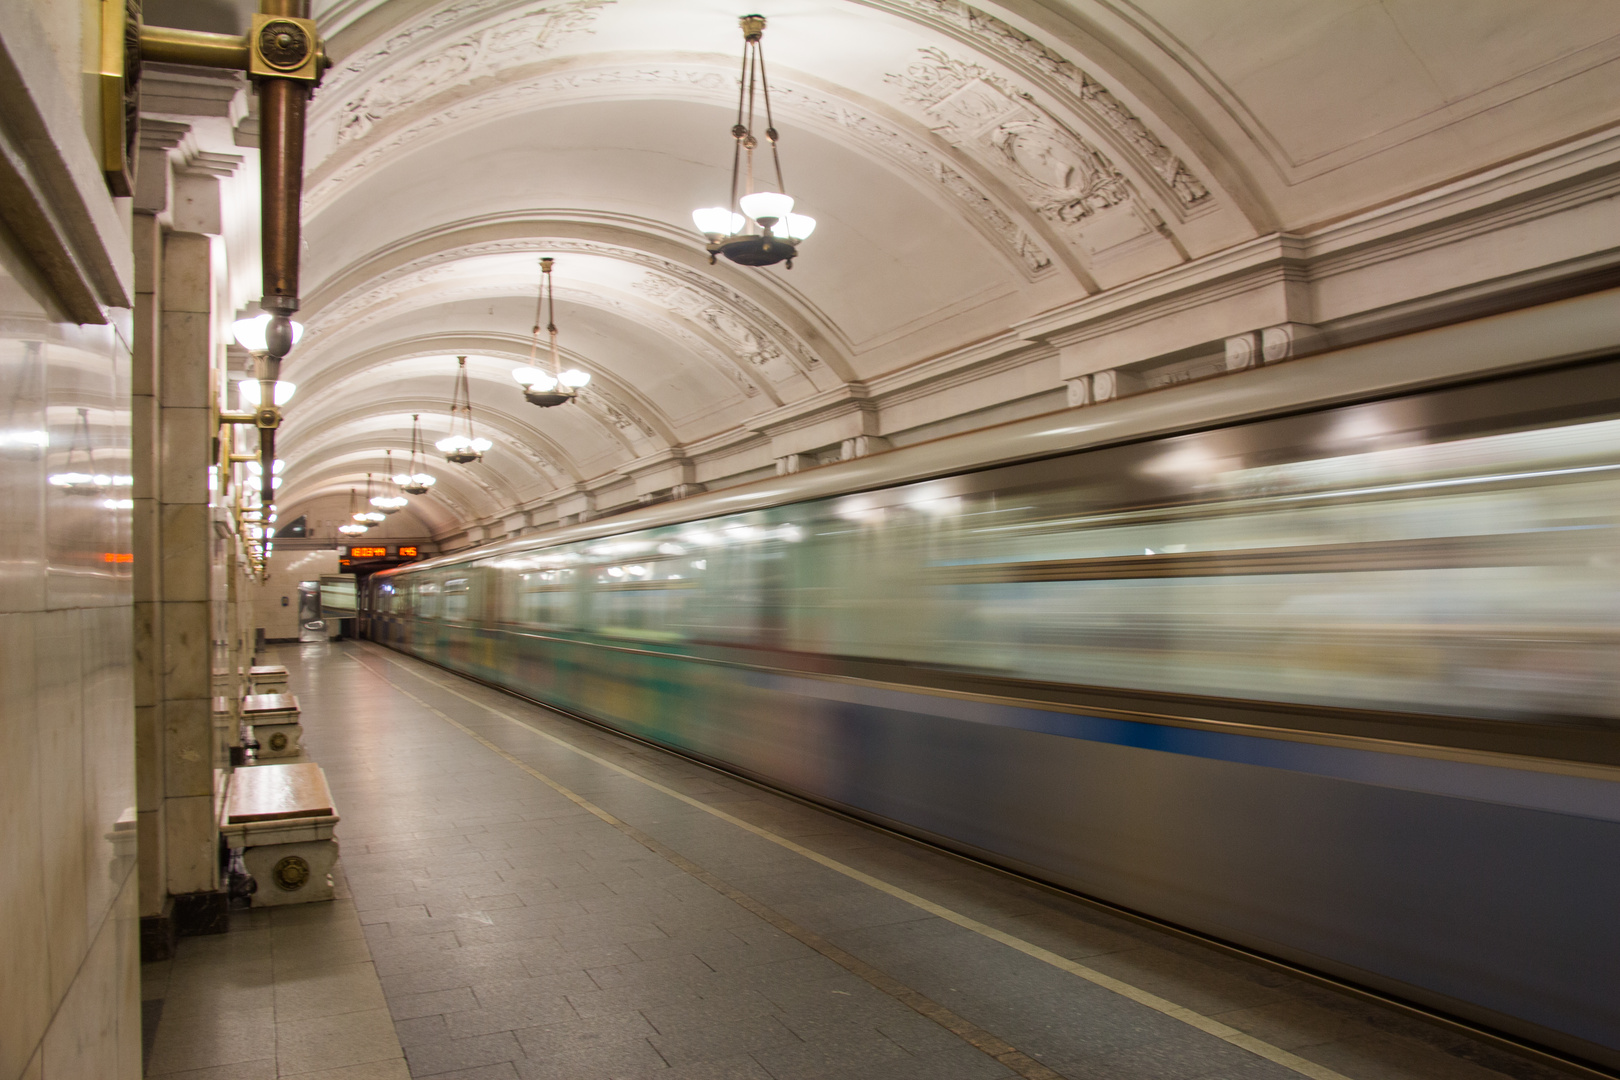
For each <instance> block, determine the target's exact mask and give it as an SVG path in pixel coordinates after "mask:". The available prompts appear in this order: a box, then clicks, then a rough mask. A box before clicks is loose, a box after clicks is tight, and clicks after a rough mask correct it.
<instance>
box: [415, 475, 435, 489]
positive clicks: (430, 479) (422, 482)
mask: <svg viewBox="0 0 1620 1080" xmlns="http://www.w3.org/2000/svg"><path fill="white" fill-rule="evenodd" d="M438 482H439V479H438V477H436V476H434V475H433V474H432V473H425V472H419V473H413V474H412V475H411V483H413V484H415V485H416V486H417V487H432V486H433V485H434V484H437V483H438Z"/></svg>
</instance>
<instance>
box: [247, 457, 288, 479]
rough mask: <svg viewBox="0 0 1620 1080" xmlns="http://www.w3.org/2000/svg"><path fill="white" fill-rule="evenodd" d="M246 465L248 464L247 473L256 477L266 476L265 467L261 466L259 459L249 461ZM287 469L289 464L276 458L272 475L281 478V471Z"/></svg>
mask: <svg viewBox="0 0 1620 1080" xmlns="http://www.w3.org/2000/svg"><path fill="white" fill-rule="evenodd" d="M246 464H247V471H248V472H250V473H252V474H253V475H254V476H263V475H264V466H263V465H260V464H259V459H258V458H254V459H253V460H252V461H249V462H247V463H246ZM286 467H287V463H286V462H285V461H283V460H281V459H280V458H276V460H275V463H274V464H273V465H271V466H270V475H271V476H280V475H281V471H282V470H283V469H285V468H286Z"/></svg>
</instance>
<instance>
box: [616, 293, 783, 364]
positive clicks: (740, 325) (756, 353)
mask: <svg viewBox="0 0 1620 1080" xmlns="http://www.w3.org/2000/svg"><path fill="white" fill-rule="evenodd" d="M631 288H632V289H635V290H636V291H637V292H639V293H641V294H642V295H643V296H646V297H648V298H650V299H652V300H656V301H657V302H658V303H659V304H660V305H661V306H663V307H664V308H666V309H668V310H669V311H672V312H674V313H676V314H678V315H682V316H684V317H685V318H687V319H690V320H692V321H693V322H695V323H698V324H700V325H702V326H705V327H707V328H708V329H709V330H711V331H712V332H713V333H714V334H715V335H716V336H717V337H718V338H719V339H720V341H721V343H722V344H723V345H724V346H725V348H726V349H727V350H729V351H730V352H731V354H732V355H733V356H735V357H736V358H737V359H739V360H741V361H743V362H744V363H747V364H751V365H752V366H754V367H756V368H759V369H761V370H762V371H764V372H765V373H766V374H767V375H769V376H770V377H771V379H772V381H775V382H780V381H782V380H783V379H785V378H788V377H791V376H792V375H793V374H795V373H797V374H800V375H808V374H809V373H808V371H807V369H806V368H805V367H804V366H803V365H801V364H798V363H795V362H794V361H793V359H792V358H791V357H790V356H789V355H788V354H787V353H786V352H784V351H783V350H782V349H781V348H780V347H779V346H777V345H776V344H774V343H773V342H771V341H769V340H768V339H767V338H766V337H765V336H764V335H763V334H761V333H760V332H759V331H758V330H755V329H754V328H753V327H752V326H750V325H748V323H746V322H745V321H743V320H742V319H740V318H738V317H737V316H736V315H735V314H733V313H732V312H731V311H729V310H727V309H726V308H725V307H723V306H722V305H720V304H717V303H715V302H714V301H713V300H711V299H709V298H708V297H706V296H704V295H703V294H702V293H700V292H698V291H697V290H696V289H693V288H691V287H690V286H687V285H683V284H681V283H680V282H678V281H672V280H670V279H669V278H666V277H661V276H659V275H657V274H649V275H647V276H646V277H644V278H643V279H642V280H640V281H638V282H635V283H634V284H633V285H631Z"/></svg>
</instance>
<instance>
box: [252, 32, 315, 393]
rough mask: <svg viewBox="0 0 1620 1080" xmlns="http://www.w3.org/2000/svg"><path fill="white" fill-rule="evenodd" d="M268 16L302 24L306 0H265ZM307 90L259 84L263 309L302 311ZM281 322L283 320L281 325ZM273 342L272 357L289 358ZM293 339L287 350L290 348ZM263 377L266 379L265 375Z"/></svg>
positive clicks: (292, 83)
mask: <svg viewBox="0 0 1620 1080" xmlns="http://www.w3.org/2000/svg"><path fill="white" fill-rule="evenodd" d="M259 10H260V12H261V13H262V14H264V15H271V16H279V17H282V18H292V19H304V18H308V17H309V2H308V0H261V3H260V5H259ZM308 101H309V85H308V84H307V83H305V82H302V81H300V80H296V79H261V80H259V198H260V206H261V212H262V214H263V215H264V216H263V222H264V226H263V227H264V232H263V263H264V299H263V302H262V306H263V307H264V310H266V311H268V312H270V313H271V314H272V315H277V316H282V317H285V316H290V315H292V313H293V312H295V311H297V310H298V261H299V247H300V243H299V226H300V207H301V204H302V202H303V192H304V112H305V106H306V105H307V104H308ZM278 321H279V320H278ZM282 344H283V343H282V342H280V341H277V340H274V339H273V340H272V341H271V354H272V355H273V356H274V357H275V358H276V359H277V360H279V359H280V358H281V357H282V356H285V355H286V352H287V349H286V348H285V347H281V348H278V346H279V345H282ZM291 344H292V342H291V341H290V340H289V341H287V342H285V345H286V346H288V347H290V346H291ZM261 377H262V376H261Z"/></svg>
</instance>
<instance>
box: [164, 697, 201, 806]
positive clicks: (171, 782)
mask: <svg viewBox="0 0 1620 1080" xmlns="http://www.w3.org/2000/svg"><path fill="white" fill-rule="evenodd" d="M210 705H211V699H209V698H182V699H170V700H168V701H165V702H164V703H163V789H164V793H165V794H166V795H168V796H169V797H170V798H173V797H174V796H176V795H206V794H208V793H209V792H211V791H213V789H214V745H213V744H214V714H213V709H212V708H211V707H210Z"/></svg>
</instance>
